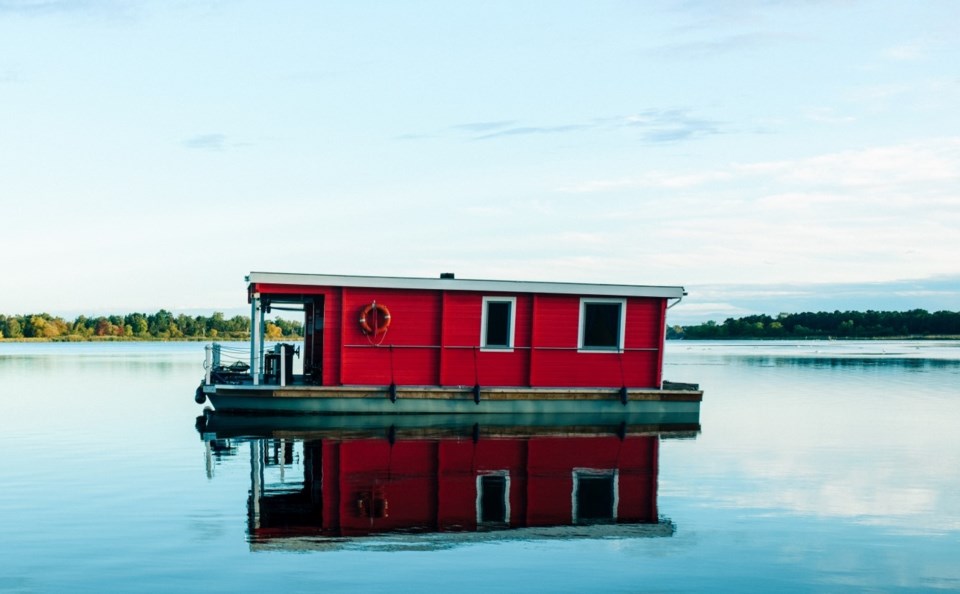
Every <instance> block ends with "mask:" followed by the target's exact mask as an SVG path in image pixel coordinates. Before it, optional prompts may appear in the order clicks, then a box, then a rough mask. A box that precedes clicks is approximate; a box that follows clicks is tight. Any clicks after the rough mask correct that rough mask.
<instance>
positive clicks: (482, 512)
mask: <svg viewBox="0 0 960 594" xmlns="http://www.w3.org/2000/svg"><path fill="white" fill-rule="evenodd" d="M509 523H510V473H509V472H508V471H506V470H494V471H489V472H485V473H483V474H481V475H479V476H477V525H478V526H503V525H507V524H509Z"/></svg>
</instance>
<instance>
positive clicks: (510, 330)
mask: <svg viewBox="0 0 960 594" xmlns="http://www.w3.org/2000/svg"><path fill="white" fill-rule="evenodd" d="M516 306H517V298H516V297H484V298H483V313H482V314H481V320H480V347H481V348H483V349H490V350H501V351H503V350H506V351H509V350H513V334H514V325H515V321H516V317H517V312H516V310H517V307H516Z"/></svg>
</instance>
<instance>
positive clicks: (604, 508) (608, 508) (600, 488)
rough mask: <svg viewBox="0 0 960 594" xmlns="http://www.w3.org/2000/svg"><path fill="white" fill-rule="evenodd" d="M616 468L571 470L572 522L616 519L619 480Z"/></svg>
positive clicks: (581, 522) (603, 521)
mask: <svg viewBox="0 0 960 594" xmlns="http://www.w3.org/2000/svg"><path fill="white" fill-rule="evenodd" d="M618 479H619V476H618V473H617V471H616V470H593V469H577V470H574V471H573V496H572V499H573V501H572V508H573V509H572V510H571V512H572V513H571V516H572V519H573V523H574V524H605V523H610V522H615V521H616V520H617V506H618V505H619V503H620V501H619V500H620V488H619V487H620V484H619V483H620V481H619V480H618Z"/></svg>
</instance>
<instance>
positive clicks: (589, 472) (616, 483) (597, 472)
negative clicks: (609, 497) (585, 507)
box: [570, 468, 620, 524]
mask: <svg viewBox="0 0 960 594" xmlns="http://www.w3.org/2000/svg"><path fill="white" fill-rule="evenodd" d="M580 477H591V478H595V477H603V478H607V477H612V478H613V510H612V511H613V515H612V517H611V520H613V521H616V520H617V508H619V507H620V471H619V470H618V469H616V468H612V469H605V468H574V469H573V490H572V491H571V493H570V520H571V522H572V523H573V524H579V523H580V518H578V517H577V500H578V499H579V497H580Z"/></svg>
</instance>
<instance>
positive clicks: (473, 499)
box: [198, 413, 700, 550]
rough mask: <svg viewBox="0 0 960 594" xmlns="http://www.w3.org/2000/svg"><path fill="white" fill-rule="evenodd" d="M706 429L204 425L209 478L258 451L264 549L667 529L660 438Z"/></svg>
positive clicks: (222, 418)
mask: <svg viewBox="0 0 960 594" xmlns="http://www.w3.org/2000/svg"><path fill="white" fill-rule="evenodd" d="M471 421H472V422H471ZM699 429H700V427H699V424H698V422H697V419H674V420H671V421H669V422H665V421H664V419H662V418H643V417H633V418H630V419H627V420H624V421H622V422H619V423H616V424H612V423H611V422H610V421H609V420H604V419H601V418H596V419H594V418H586V417H582V416H576V417H568V418H559V417H555V416H554V417H550V418H542V417H541V418H533V417H524V416H520V417H517V416H513V417H509V419H507V418H503V415H492V416H490V417H483V416H480V417H472V418H464V415H453V416H451V417H439V418H438V416H437V415H431V416H428V417H408V416H404V417H400V418H398V417H396V416H393V417H390V418H387V419H384V418H379V417H372V418H371V417H357V416H354V417H304V416H291V417H249V416H236V415H217V414H216V413H208V414H207V415H205V416H204V417H200V418H199V419H198V430H199V431H200V432H201V434H202V436H203V439H204V442H205V444H206V445H207V452H208V454H209V455H208V460H207V466H208V473H210V474H211V475H212V473H213V468H215V466H216V465H218V464H222V463H226V462H227V461H226V459H225V458H222V457H221V458H216V459H214V458H213V457H212V456H213V454H211V452H213V453H215V452H217V451H223V449H224V448H237V447H242V446H244V445H245V446H246V447H247V448H248V449H249V460H250V490H249V496H248V499H247V507H248V535H249V540H250V543H251V548H253V549H254V550H261V549H290V550H310V549H327V548H342V547H344V546H349V543H350V542H351V541H356V538H355V537H369V536H377V537H378V538H377V539H375V540H376V541H377V542H378V543H379V546H410V545H411V544H416V546H418V547H422V546H437V547H445V546H453V545H455V544H457V543H460V542H474V541H476V540H485V539H497V540H499V539H512V538H580V537H591V536H593V537H605V536H669V535H671V534H672V533H673V531H674V527H673V524H672V523H671V522H670V521H669V520H665V519H663V518H662V517H661V516H660V514H659V510H658V508H657V477H658V470H659V468H658V458H659V446H660V441H661V439H664V438H694V437H695V436H696V435H697V433H698V432H699ZM214 446H215V447H214ZM414 535H415V536H414ZM398 539H399V540H398ZM365 540H366V542H367V544H365V545H364V546H368V545H369V543H372V542H373V539H365ZM401 543H402V544H401Z"/></svg>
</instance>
